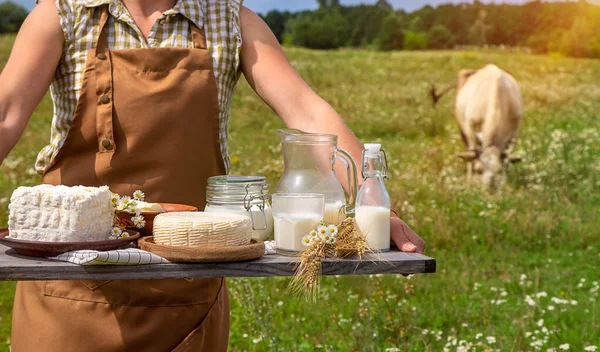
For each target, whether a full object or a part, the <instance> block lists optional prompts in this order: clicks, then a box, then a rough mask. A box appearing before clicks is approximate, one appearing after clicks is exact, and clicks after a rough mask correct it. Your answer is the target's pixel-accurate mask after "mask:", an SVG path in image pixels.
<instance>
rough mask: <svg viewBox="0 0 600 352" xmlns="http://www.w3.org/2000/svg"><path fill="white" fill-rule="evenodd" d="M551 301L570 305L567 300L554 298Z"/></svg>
mask: <svg viewBox="0 0 600 352" xmlns="http://www.w3.org/2000/svg"><path fill="white" fill-rule="evenodd" d="M550 300H551V301H552V303H554V304H568V303H569V301H567V300H566V299H562V298H556V297H552V298H550Z"/></svg>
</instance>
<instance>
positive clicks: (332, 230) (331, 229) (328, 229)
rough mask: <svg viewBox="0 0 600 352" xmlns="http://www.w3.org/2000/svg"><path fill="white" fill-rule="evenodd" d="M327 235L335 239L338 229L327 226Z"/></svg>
mask: <svg viewBox="0 0 600 352" xmlns="http://www.w3.org/2000/svg"><path fill="white" fill-rule="evenodd" d="M327 233H329V235H330V236H331V237H335V235H337V234H338V228H337V226H335V225H329V226H327Z"/></svg>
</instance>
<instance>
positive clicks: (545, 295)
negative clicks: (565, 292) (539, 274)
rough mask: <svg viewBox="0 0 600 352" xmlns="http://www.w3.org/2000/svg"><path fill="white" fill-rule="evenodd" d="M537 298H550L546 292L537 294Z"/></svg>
mask: <svg viewBox="0 0 600 352" xmlns="http://www.w3.org/2000/svg"><path fill="white" fill-rule="evenodd" d="M535 296H536V297H537V298H540V297H548V293H546V292H545V291H542V292H538V293H536V294H535Z"/></svg>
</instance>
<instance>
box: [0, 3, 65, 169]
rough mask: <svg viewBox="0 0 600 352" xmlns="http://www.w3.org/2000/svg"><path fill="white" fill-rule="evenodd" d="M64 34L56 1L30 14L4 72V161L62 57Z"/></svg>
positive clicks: (0, 133) (0, 89)
mask: <svg viewBox="0 0 600 352" xmlns="http://www.w3.org/2000/svg"><path fill="white" fill-rule="evenodd" d="M63 45H64V35H63V32H62V29H61V27H60V21H59V17H58V13H57V12H56V7H55V5H54V2H53V1H44V2H42V3H40V4H39V5H38V6H36V7H35V8H34V9H33V11H31V13H30V14H29V15H28V16H27V19H26V20H25V22H23V25H22V26H21V29H20V30H19V34H18V35H17V39H16V40H15V44H14V45H13V49H12V52H11V54H10V58H9V59H8V62H7V63H6V66H5V67H4V70H3V71H2V74H0V164H2V161H3V160H4V158H6V156H7V155H8V153H9V152H10V150H11V149H12V148H13V147H14V146H15V144H17V141H18V140H19V138H21V135H22V134H23V131H24V130H25V126H26V125H27V122H28V121H29V117H30V116H31V114H32V113H33V111H34V110H35V108H36V107H37V105H38V104H39V103H40V100H42V98H43V97H44V94H45V93H46V91H47V90H48V86H49V85H50V82H51V81H52V78H53V77H54V72H55V71H56V67H57V66H58V62H59V61H60V58H61V57H62V52H63Z"/></svg>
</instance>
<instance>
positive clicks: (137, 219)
mask: <svg viewBox="0 0 600 352" xmlns="http://www.w3.org/2000/svg"><path fill="white" fill-rule="evenodd" d="M131 221H133V224H134V225H135V227H137V228H138V229H141V228H143V227H144V226H146V220H145V219H144V217H143V216H141V215H136V216H134V217H132V218H131Z"/></svg>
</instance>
